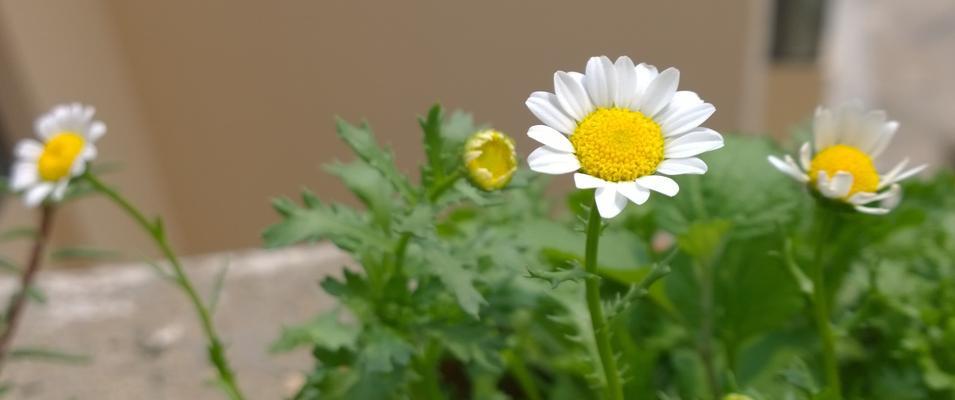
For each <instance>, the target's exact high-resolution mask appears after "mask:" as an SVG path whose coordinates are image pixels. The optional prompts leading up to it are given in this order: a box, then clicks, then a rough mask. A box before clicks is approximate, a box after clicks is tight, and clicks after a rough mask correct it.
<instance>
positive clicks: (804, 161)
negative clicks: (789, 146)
mask: <svg viewBox="0 0 955 400" xmlns="http://www.w3.org/2000/svg"><path fill="white" fill-rule="evenodd" d="M799 165H800V166H802V169H803V170H804V171H809V167H810V166H812V146H810V145H809V142H806V143H803V144H802V147H800V148H799Z"/></svg>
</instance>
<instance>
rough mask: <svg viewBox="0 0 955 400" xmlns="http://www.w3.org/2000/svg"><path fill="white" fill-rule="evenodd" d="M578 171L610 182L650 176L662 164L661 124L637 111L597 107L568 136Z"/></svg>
mask: <svg viewBox="0 0 955 400" xmlns="http://www.w3.org/2000/svg"><path fill="white" fill-rule="evenodd" d="M570 142H571V143H572V144H573V145H574V152H575V153H577V160H579V161H580V168H581V169H582V170H583V171H584V172H586V173H587V174H589V175H592V176H595V177H598V178H600V179H603V180H605V181H610V182H623V181H632V180H634V179H637V178H639V177H641V176H646V175H650V174H652V173H653V172H654V171H656V169H657V165H658V164H660V161H663V132H662V131H661V130H660V125H659V124H657V123H656V122H655V121H653V120H652V119H650V118H648V117H647V116H646V115H643V113H641V112H639V111H632V110H628V109H626V108H598V109H597V110H595V111H594V112H592V113H590V115H588V116H587V117H586V118H584V119H583V121H580V124H578V125H577V129H576V130H574V133H573V134H572V135H570Z"/></svg>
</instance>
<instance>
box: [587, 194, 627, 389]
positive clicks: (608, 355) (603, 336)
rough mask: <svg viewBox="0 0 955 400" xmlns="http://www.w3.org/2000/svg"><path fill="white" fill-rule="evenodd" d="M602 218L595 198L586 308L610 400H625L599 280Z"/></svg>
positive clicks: (589, 225)
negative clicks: (598, 264)
mask: <svg viewBox="0 0 955 400" xmlns="http://www.w3.org/2000/svg"><path fill="white" fill-rule="evenodd" d="M600 231H601V219H600V213H599V212H598V211H597V204H596V201H595V202H594V203H593V204H592V205H591V208H590V220H589V221H588V223H587V248H586V252H585V254H584V270H585V271H587V272H588V273H589V274H590V275H591V276H590V277H588V278H587V281H586V282H587V283H586V290H587V308H588V309H589V310H590V323H591V326H592V327H593V330H594V339H595V340H596V342H597V353H598V354H599V355H600V363H601V365H602V366H603V372H604V376H605V377H606V380H607V388H606V389H607V394H608V397H609V398H610V399H611V400H623V385H621V383H620V374H619V373H618V372H617V360H616V359H615V358H614V355H613V349H611V347H610V328H609V326H608V325H607V320H606V319H605V318H604V310H603V304H602V303H601V301H600V281H599V279H598V278H597V277H596V275H597V247H598V246H599V244H600Z"/></svg>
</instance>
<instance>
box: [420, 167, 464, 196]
mask: <svg viewBox="0 0 955 400" xmlns="http://www.w3.org/2000/svg"><path fill="white" fill-rule="evenodd" d="M462 177H464V171H463V170H461V169H460V168H458V169H456V170H454V172H452V173H451V175H448V176H446V177H444V179H443V180H441V181H440V182H438V183H436V184H435V185H434V186H433V187H432V189H431V190H430V191H428V201H430V202H432V203H433V202H435V201H437V200H438V198H440V197H441V195H442V194H444V192H445V191H447V190H448V189H450V188H451V187H452V186H454V184H455V183H456V182H457V181H458V179H461V178H462Z"/></svg>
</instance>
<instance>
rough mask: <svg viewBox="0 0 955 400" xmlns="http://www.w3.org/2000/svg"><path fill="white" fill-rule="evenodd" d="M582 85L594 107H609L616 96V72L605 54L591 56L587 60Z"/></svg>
mask: <svg viewBox="0 0 955 400" xmlns="http://www.w3.org/2000/svg"><path fill="white" fill-rule="evenodd" d="M584 86H585V87H586V88H587V93H589V94H590V98H591V99H593V102H594V106H596V107H611V106H613V103H614V98H615V97H616V87H617V73H616V71H615V70H614V65H613V63H612V62H610V59H609V58H607V56H600V57H591V58H590V60H589V61H587V69H586V74H585V75H584Z"/></svg>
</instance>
